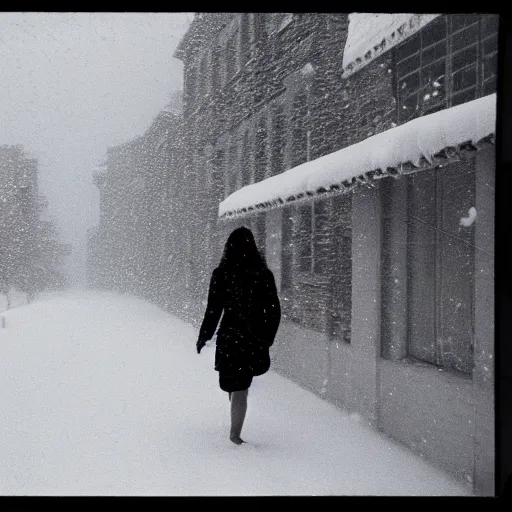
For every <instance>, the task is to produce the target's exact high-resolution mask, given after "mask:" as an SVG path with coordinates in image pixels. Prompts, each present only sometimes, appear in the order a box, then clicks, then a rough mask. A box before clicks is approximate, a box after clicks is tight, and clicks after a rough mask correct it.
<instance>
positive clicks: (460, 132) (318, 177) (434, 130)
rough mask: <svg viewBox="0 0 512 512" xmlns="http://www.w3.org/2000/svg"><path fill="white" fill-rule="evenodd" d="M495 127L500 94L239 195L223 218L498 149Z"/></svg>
mask: <svg viewBox="0 0 512 512" xmlns="http://www.w3.org/2000/svg"><path fill="white" fill-rule="evenodd" d="M495 124H496V94H491V95H489V96H484V97H483V98H479V99H476V100H473V101H470V102H468V103H463V104H461V105H457V106H455V107H452V108H449V109H445V110H441V111H439V112H435V113H433V114H430V115H428V116H423V117H419V118H416V119H413V120H412V121H409V122H408V123H405V124H402V125H400V126H397V127H395V128H391V129H390V130H387V131H385V132H382V133H378V134H377V135H373V136H372V137H369V138H367V139H365V140H363V141H361V142H358V143H357V144H354V145H352V146H349V147H346V148H343V149H340V150H339V151H335V152H334V153H330V154H329V155H325V156H322V157H320V158H317V159H316V160H312V161H310V162H305V163H303V164H301V165H298V166H297V167H294V168H292V169H289V170H288V171H285V172H283V173H281V174H278V175H276V176H272V177H270V178H267V179H266V180H263V181H260V182H258V183H253V184H251V185H248V186H246V187H243V188H241V189H239V190H237V191H236V192H234V193H233V194H231V195H230V196H228V197H227V198H226V199H225V200H224V201H223V202H222V203H220V205H219V212H218V213H219V217H223V218H228V217H229V218H230V217H235V216H241V215H245V214H248V213H252V212H254V211H260V210H266V209H270V208H276V207H280V206H284V205H286V204H287V203H289V202H291V201H297V200H300V199H307V198H308V197H312V196H315V195H320V194H329V193H331V194H338V193H343V192H345V191H347V190H351V189H353V188H354V187H355V186H357V185H358V184H359V183H366V184H369V183H371V181H372V180H373V179H378V178H383V177H386V176H394V175H398V174H404V173H408V172H413V171H416V170H418V169H422V168H430V167H432V166H437V165H441V164H443V163H446V162H447V161H449V160H450V159H452V158H453V156H456V155H457V153H459V152H460V151H464V150H474V149H476V148H477V144H482V143H486V142H490V143H493V142H494V133H495V129H496V127H495Z"/></svg>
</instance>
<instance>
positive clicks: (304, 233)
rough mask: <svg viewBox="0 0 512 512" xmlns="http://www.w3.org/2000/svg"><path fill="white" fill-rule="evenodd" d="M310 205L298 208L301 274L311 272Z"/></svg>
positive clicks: (311, 222) (311, 231)
mask: <svg viewBox="0 0 512 512" xmlns="http://www.w3.org/2000/svg"><path fill="white" fill-rule="evenodd" d="M312 206H313V205H312V204H310V203H307V204H305V205H303V206H300V207H299V244H298V246H299V254H298V257H299V269H300V271H301V272H311V263H312V261H313V248H312V240H313V215H312Z"/></svg>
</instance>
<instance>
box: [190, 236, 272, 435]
mask: <svg viewBox="0 0 512 512" xmlns="http://www.w3.org/2000/svg"><path fill="white" fill-rule="evenodd" d="M223 312H224V316H223V317H222V321H221V322H220V327H219V330H218V332H217V347H216V351H215V370H217V371H218V372H219V385H220V388H221V389H222V390H223V391H226V392H227V393H229V400H230V402H231V431H230V436H229V438H230V440H231V441H232V442H233V443H235V444H242V443H243V442H244V441H243V440H242V438H241V437H240V434H241V431H242V426H243V423H244V419H245V414H246V411H247V396H248V392H249V387H250V385H251V383H252V379H253V377H254V376H257V375H262V374H264V373H266V372H267V371H268V369H269V368H270V355H269V348H270V347H271V345H272V344H273V342H274V338H275V335H276V333H277V329H278V327H279V323H280V320H281V306H280V303H279V298H278V296H277V290H276V285H275V281H274V276H273V274H272V272H271V271H270V270H269V268H268V267H267V265H266V263H265V260H264V258H263V256H262V255H261V254H260V253H259V251H258V249H257V247H256V243H255V241H254V237H253V234H252V232H251V231H250V230H249V229H248V228H246V227H242V228H238V229H235V230H234V231H233V232H232V233H231V235H230V236H229V238H228V240H227V242H226V245H225V247H224V253H223V255H222V259H221V262H220V264H219V266H218V267H217V268H216V269H215V270H214V271H213V274H212V277H211V281H210V289H209V293H208V305H207V307H206V312H205V315H204V319H203V322H202V325H201V329H200V330H199V337H198V340H197V344H196V346H197V353H198V354H199V353H200V352H201V349H202V348H203V347H204V345H205V343H206V342H207V341H208V340H210V339H211V338H212V337H213V335H214V333H215V330H216V329H217V325H218V323H219V320H220V317H221V315H222V313H223Z"/></svg>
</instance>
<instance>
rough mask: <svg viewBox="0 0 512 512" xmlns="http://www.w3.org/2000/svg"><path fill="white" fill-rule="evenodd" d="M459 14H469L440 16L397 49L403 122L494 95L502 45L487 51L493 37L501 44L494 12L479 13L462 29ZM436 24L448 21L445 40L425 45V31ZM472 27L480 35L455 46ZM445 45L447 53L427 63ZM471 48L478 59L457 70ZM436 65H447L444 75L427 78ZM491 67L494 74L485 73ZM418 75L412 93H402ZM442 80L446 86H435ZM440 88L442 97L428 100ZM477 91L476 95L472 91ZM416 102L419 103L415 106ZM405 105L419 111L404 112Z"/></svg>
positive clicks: (397, 90) (399, 114) (398, 97)
mask: <svg viewBox="0 0 512 512" xmlns="http://www.w3.org/2000/svg"><path fill="white" fill-rule="evenodd" d="M455 16H466V15H462V14H461V15H455V14H450V15H443V16H441V17H439V18H436V19H434V20H433V21H432V22H430V23H429V24H428V25H426V26H425V27H424V28H422V29H421V30H419V31H418V32H416V33H415V34H413V35H411V36H410V37H409V38H407V39H406V40H405V41H404V42H403V43H401V44H399V45H398V46H396V47H395V48H393V50H392V52H393V61H394V75H395V97H396V105H397V118H398V120H399V123H404V122H407V121H410V120H412V119H415V118H416V117H420V116H423V115H427V114H431V113H433V112H436V111H438V110H442V109H445V108H450V107H452V106H455V105H457V104H460V103H462V102H466V101H471V100H472V99H476V98H478V97H481V96H485V95H487V94H491V92H492V90H491V88H492V86H493V84H496V78H497V77H496V75H497V53H498V48H497V44H496V45H495V46H492V48H493V51H490V52H489V53H487V54H485V53H484V44H485V43H486V42H490V41H492V40H493V39H495V40H496V43H497V38H498V31H497V27H496V29H495V30H494V29H493V27H494V26H495V24H494V21H493V20H492V19H491V18H490V17H491V16H494V15H478V16H477V17H475V18H474V20H473V21H471V22H470V23H467V24H464V25H463V26H459V27H458V28H457V27H454V24H455V22H458V21H459V20H458V19H456V18H455ZM467 16H469V15H467ZM467 16H466V17H467ZM466 21H467V20H466ZM436 23H444V27H445V29H444V33H445V36H444V37H443V38H441V39H434V40H431V41H430V42H429V44H424V37H425V34H426V32H425V30H426V29H428V27H432V24H436ZM489 27H490V29H489ZM472 30H474V31H475V33H476V35H477V37H476V38H474V39H470V40H469V41H466V42H465V43H463V44H462V45H461V46H460V48H459V47H458V48H456V49H455V48H454V45H457V44H458V42H457V40H458V39H461V40H463V39H462V38H463V36H464V34H467V33H468V32H471V31H472ZM416 40H417V41H416ZM415 41H416V42H415ZM442 46H444V52H443V54H442V55H441V56H438V57H435V56H434V58H432V60H429V61H428V63H425V62H424V59H425V57H426V54H427V55H428V53H429V52H431V51H435V47H438V48H441V47H442ZM470 51H474V53H475V56H474V59H471V60H469V61H467V62H466V64H463V65H461V66H460V68H457V69H455V68H456V67H457V66H458V63H457V59H458V58H460V57H461V56H462V55H463V54H464V53H465V52H470ZM414 60H416V61H417V64H416V65H415V66H413V67H410V68H408V70H407V71H406V69H407V62H408V61H410V62H411V63H412V62H414ZM436 65H439V66H440V65H443V68H444V74H441V75H439V78H435V79H434V80H429V81H426V80H425V77H426V75H427V71H428V70H430V69H432V68H433V67H434V66H436ZM404 68H405V69H404ZM489 70H490V73H489V74H488V76H485V73H486V71H489ZM471 74H473V76H474V79H471ZM415 75H417V83H418V85H417V86H415V87H413V88H412V89H411V91H410V92H409V93H406V94H404V93H403V92H402V89H403V83H404V81H407V79H414V80H415V79H416V78H415ZM441 80H442V81H443V85H444V87H443V88H438V87H435V83H436V81H439V82H441ZM429 84H432V86H429ZM494 86H495V85H494ZM436 89H437V90H441V91H442V94H441V96H440V99H439V100H436V101H433V102H431V103H426V102H428V101H429V100H430V99H431V98H432V96H433V95H434V94H433V93H434V92H435V91H436ZM473 91H474V94H472V92H473ZM427 96H428V97H427ZM461 100H462V101H461ZM414 105H416V106H415V107H414ZM404 106H405V107H409V108H414V109H415V110H416V112H413V113H412V115H406V114H404V110H406V109H404Z"/></svg>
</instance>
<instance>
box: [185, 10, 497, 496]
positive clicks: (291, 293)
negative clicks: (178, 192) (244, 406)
mask: <svg viewBox="0 0 512 512" xmlns="http://www.w3.org/2000/svg"><path fill="white" fill-rule="evenodd" d="M497 18H498V17H497V16H496V15H482V14H450V15H412V14H410V15H407V14H402V15H373V14H352V15H350V16H349V15H348V14H347V13H336V14H309V13H302V14H292V13H267V14H265V13H258V14H249V13H240V14H234V13H230V14H217V13H208V14H199V15H197V16H196V18H195V19H194V21H193V23H192V25H191V26H190V28H189V31H188V32H187V34H186V35H185V36H184V38H183V40H182V42H181V44H180V46H179V47H178V50H177V52H176V56H177V57H178V58H180V59H182V60H183V63H184V73H185V81H184V84H185V86H184V94H185V109H184V130H185V134H186V135H185V137H186V140H187V141H189V144H188V145H187V154H186V162H187V164H186V165H187V172H188V173H190V176H191V177H192V178H191V183H192V184H193V185H194V186H193V187H192V190H194V191H195V192H194V193H193V195H192V196H191V197H190V198H189V201H190V210H189V211H190V212H191V215H194V218H193V221H192V224H191V233H192V244H191V245H190V250H191V251H192V253H189V254H193V255H194V258H192V265H191V272H192V274H191V275H194V276H197V280H196V286H195V289H194V290H193V296H194V297H196V298H197V299H198V301H202V304H201V302H199V303H200V304H201V306H204V301H205V298H206V292H207V286H208V279H209V276H210V272H211V270H212V269H213V267H214V266H215V265H216V263H217V261H218V258H219V256H220V249H221V247H222V244H223V242H224V241H225V239H226V236H227V234H228V233H229V232H230V231H231V230H232V229H233V227H235V226H237V225H240V224H245V225H250V226H251V227H252V228H253V230H254V232H255V235H256V238H257V240H258V244H259V247H260V249H261V250H262V251H263V252H264V253H265V255H266V258H267V261H268V263H269V266H270V268H271V269H272V270H273V271H274V273H275V275H276V278H277V281H278V286H279V289H280V295H281V298H282V303H283V313H284V314H283V322H282V325H281V327H280V331H279V333H278V339H277V341H276V344H275V347H274V353H273V366H274V369H276V370H277V371H279V372H281V373H282V374H284V375H286V376H288V377H290V378H292V379H293V380H295V381H296V382H298V383H300V384H302V385H304V386H306V387H307V388H309V389H311V390H312V391H314V392H315V393H318V394H319V395H320V396H322V397H324V398H326V399H328V400H331V401H333V402H335V403H337V404H339V405H340V406H342V407H344V408H345V409H348V410H349V411H353V412H357V413H359V414H361V415H362V416H363V417H364V418H365V419H366V420H367V421H369V422H370V423H371V424H373V425H374V426H376V427H377V428H379V429H380V430H381V431H383V432H384V433H386V434H387V435H389V436H391V437H392V438H394V439H396V440H398V441H400V442H402V443H404V444H405V445H406V446H408V447H410V448H411V449H413V450H415V451H416V452H418V453H420V454H421V455H423V456H425V457H426V458H427V459H428V460H430V461H433V462H435V463H437V464H438V465H439V466H440V467H442V468H444V469H446V470H448V471H450V472H451V473H453V474H454V475H456V476H457V477H458V478H460V479H461V480H465V481H467V482H472V485H473V488H474V490H475V492H476V493H478V494H487V495H490V494H493V492H494V484H493V482H494V405H493V404H494V372H493V367H494V362H493V339H494V323H493V317H492V313H491V312H492V311H493V254H492V250H488V249H489V248H491V247H492V246H493V240H494V234H493V216H494V202H493V193H492V190H493V183H494V166H495V164H494V149H493V135H494V126H493V125H492V123H490V124H489V123H487V124H486V123H484V122H481V120H480V119H479V118H478V117H476V114H475V115H473V113H474V112H477V113H481V114H482V115H483V116H487V117H486V118H489V119H490V118H491V117H492V115H495V114H493V113H492V101H491V102H489V101H485V102H484V103H482V102H479V101H478V98H485V97H488V98H490V99H491V100H492V96H490V95H492V94H493V93H494V92H495V91H496V67H497V48H498V45H497V25H498V19H497ZM466 105H467V108H466ZM461 106H462V107H463V108H461ZM480 109H483V110H480ZM444 111H446V112H448V115H449V116H453V119H465V120H468V121H469V123H470V124H474V125H475V126H474V130H473V132H471V133H472V135H471V138H470V139H469V140H467V139H465V138H464V137H465V133H466V132H464V130H463V129H462V128H466V127H465V126H462V127H461V126H457V125H456V123H455V125H453V126H452V125H450V123H449V122H446V119H449V116H448V117H447V116H443V114H442V112H444ZM440 113H441V114H440ZM464 116H466V117H464ZM419 119H420V120H421V119H423V120H424V122H420V123H418V122H416V123H415V121H416V120H419ZM425 123H426V124H425ZM428 123H432V129H431V134H430V133H429V131H428V130H425V129H424V128H425V125H427V126H428ZM402 125H403V126H404V128H405V127H406V126H405V125H407V130H402V131H399V130H398V131H397V128H401V126H402ZM483 125H485V126H486V127H490V128H489V130H488V131H489V133H483V134H481V133H480V132H479V130H478V128H479V126H483ZM491 125H492V126H491ZM409 127H410V129H409ZM409 131H410V133H413V134H414V135H416V134H417V133H421V134H422V138H421V139H414V138H413V137H412V136H409V137H407V135H406V134H405V135H404V133H405V132H409ZM468 133H469V132H468ZM379 135H382V136H381V137H380V138H379ZM376 137H377V138H376ZM461 137H462V139H463V140H461ZM397 140H401V141H403V142H404V143H405V145H404V147H401V146H400V145H397ZM367 141H370V142H369V143H368V142H367ZM372 141H376V142H375V143H374V144H377V143H378V144H381V145H382V148H383V149H382V151H381V152H380V154H379V151H378V150H376V149H375V147H374V146H370V145H369V144H370V143H371V142H372ZM440 143H442V144H441V146H440V147H438V146H439V144H440ZM362 144H363V145H362ZM364 144H366V145H364ZM429 144H430V145H432V147H434V146H436V144H437V146H436V151H435V152H436V154H435V155H429V149H430V147H429ZM388 146H389V147H392V148H393V150H394V153H395V156H396V158H395V156H394V155H390V154H385V152H384V149H385V148H386V147H388ZM364 148H366V151H368V152H369V153H370V156H369V157H368V156H367V155H365V154H364V153H363V149H364ZM341 152H343V153H341ZM338 153H339V158H340V161H339V165H340V166H341V167H342V168H341V169H337V170H335V171H336V172H335V173H334V174H333V175H336V176H342V175H343V176H346V177H345V178H342V179H339V180H338V181H336V180H334V181H331V182H328V183H327V182H325V184H324V185H322V186H318V187H317V188H313V189H312V188H311V187H309V188H308V186H306V185H305V186H304V187H302V188H301V187H300V186H298V185H297V183H300V179H301V177H302V176H306V177H307V180H306V178H304V179H305V182H306V183H310V182H316V181H318V178H319V177H322V173H324V174H325V172H324V171H325V170H324V169H323V168H322V165H325V166H327V163H328V161H327V160H325V158H324V159H322V158H321V157H324V156H327V155H329V158H330V160H329V162H331V163H330V164H329V165H331V167H332V161H333V159H335V158H336V155H338ZM388 153H389V151H388ZM330 155H334V156H333V157H332V158H331V156H330ZM400 155H402V156H403V159H400ZM416 156H418V161H417V162H415V161H413V160H414V158H413V157H416ZM392 157H393V158H394V160H393V159H392ZM363 161H364V162H365V165H366V166H367V167H366V168H361V169H360V170H359V171H357V172H355V171H353V168H354V169H357V168H358V166H360V165H361V162H363ZM383 162H388V163H387V164H386V165H384V167H383ZM286 171H290V172H288V173H287V172H286ZM313 171H314V173H313ZM331 171H332V169H331ZM420 171H421V172H420ZM354 172H355V174H354ZM291 173H295V177H296V178H297V179H296V180H295V181H294V179H293V178H292V175H291ZM308 173H309V174H308ZM351 173H352V174H351ZM331 174H332V172H331ZM280 176H283V179H281V178H280ZM285 176H286V178H285ZM393 177H396V178H397V179H393ZM382 178H385V179H382ZM326 179H327V178H326ZM315 180H316V181H315ZM263 196H264V197H266V198H267V199H268V198H270V199H269V200H263V199H262V200H259V199H258V198H259V197H263ZM233 198H237V201H238V203H240V201H241V200H240V198H245V201H246V204H242V203H240V204H241V206H240V204H239V207H238V208H234V207H233V208H231V209H230V207H229V205H230V204H234V203H233V200H234V199H233ZM219 205H220V209H219ZM475 219H476V220H475ZM210 255H213V256H210ZM201 313H202V311H198V312H197V318H198V319H200V317H201Z"/></svg>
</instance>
